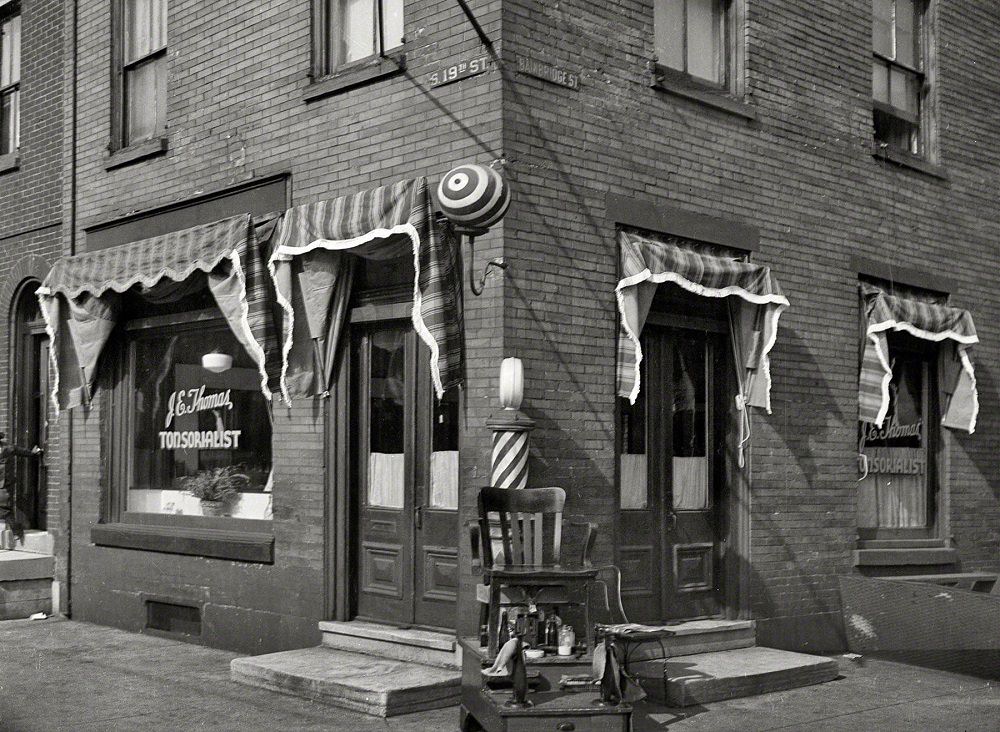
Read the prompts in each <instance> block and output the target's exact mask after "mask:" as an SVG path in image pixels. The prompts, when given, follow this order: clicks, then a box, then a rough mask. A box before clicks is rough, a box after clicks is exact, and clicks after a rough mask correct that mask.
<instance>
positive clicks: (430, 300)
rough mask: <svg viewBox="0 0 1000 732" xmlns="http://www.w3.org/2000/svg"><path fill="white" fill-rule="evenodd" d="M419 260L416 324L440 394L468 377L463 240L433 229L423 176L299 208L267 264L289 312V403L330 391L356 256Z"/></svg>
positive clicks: (284, 373)
mask: <svg viewBox="0 0 1000 732" xmlns="http://www.w3.org/2000/svg"><path fill="white" fill-rule="evenodd" d="M406 254H410V255H411V256H412V258H413V270H414V282H413V308H412V315H411V317H412V321H413V327H414V328H415V329H416V331H417V334H418V335H419V336H420V338H421V340H423V342H424V343H426V344H427V346H428V348H429V349H430V352H431V358H430V364H431V376H432V378H433V381H434V388H435V390H436V392H437V394H438V396H439V397H440V396H441V395H442V394H443V393H444V389H445V388H447V387H449V386H452V385H455V384H458V383H460V381H461V379H462V368H463V365H462V358H463V344H462V288H461V280H460V278H459V269H458V261H457V258H458V239H457V237H456V236H455V235H454V233H453V232H452V230H451V228H450V226H448V225H446V224H445V225H441V226H440V227H439V226H436V225H435V224H434V221H433V216H432V208H431V199H430V196H429V195H428V191H427V182H426V180H425V179H424V178H415V179H412V180H404V181H400V182H398V183H395V184H393V185H390V186H383V187H381V188H374V189H372V190H368V191H364V192H362V193H358V194H355V195H350V196H342V197H340V198H335V199H331V200H326V201H320V202H318V203H311V204H307V205H304V206H299V207H297V208H293V209H291V210H290V211H288V212H287V214H286V216H285V220H284V224H283V226H282V229H281V233H280V237H279V239H278V243H277V247H276V248H275V251H274V254H273V255H272V258H271V262H270V266H271V274H272V276H273V277H274V282H275V288H276V290H277V294H278V301H279V303H280V304H281V307H282V308H284V311H285V323H284V346H283V349H282V354H283V366H282V370H281V386H282V391H283V393H284V395H285V398H286V399H288V398H290V397H292V396H308V395H313V394H322V393H324V392H327V391H328V390H329V389H330V386H331V383H332V379H333V371H334V362H335V359H336V354H337V348H338V343H339V341H340V337H341V333H342V332H343V330H344V325H345V323H346V318H347V314H348V304H349V302H350V297H351V284H352V280H353V278H354V270H355V264H356V263H357V261H358V260H359V259H369V260H389V259H395V258H398V257H401V256H404V255H406Z"/></svg>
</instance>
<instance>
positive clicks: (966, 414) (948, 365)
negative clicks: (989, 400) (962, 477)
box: [858, 283, 979, 434]
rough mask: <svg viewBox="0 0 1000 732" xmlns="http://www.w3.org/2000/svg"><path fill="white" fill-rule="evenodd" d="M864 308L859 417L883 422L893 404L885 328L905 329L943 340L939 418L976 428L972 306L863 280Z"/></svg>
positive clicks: (975, 337)
mask: <svg viewBox="0 0 1000 732" xmlns="http://www.w3.org/2000/svg"><path fill="white" fill-rule="evenodd" d="M860 292H861V300H862V303H863V306H864V308H863V314H864V323H863V326H864V335H863V338H862V343H861V374H860V379H859V384H858V418H859V419H860V420H861V421H862V422H871V423H873V424H875V425H877V426H878V427H881V426H882V422H883V421H884V420H885V416H886V413H887V412H888V410H889V382H890V381H892V369H891V366H890V360H889V347H888V338H887V335H886V334H887V333H888V332H889V331H903V332H906V333H909V334H910V335H913V336H915V337H917V338H922V339H924V340H928V341H933V342H935V343H940V344H941V348H940V350H939V357H938V358H939V366H940V370H939V375H938V378H939V379H940V383H941V387H942V389H943V391H944V396H945V399H944V402H943V403H944V405H945V406H944V416H943V417H942V419H941V424H942V425H944V426H945V427H948V428H951V429H958V430H965V431H967V432H968V433H969V434H972V433H973V432H975V431H976V417H977V416H978V414H979V394H978V392H977V389H976V373H975V369H974V367H973V363H972V358H971V355H970V352H971V350H972V346H973V345H974V344H976V343H978V342H979V336H978V335H976V326H975V324H974V323H973V321H972V314H971V313H969V311H968V310H961V309H959V308H953V307H948V306H947V305H937V304H934V303H928V302H922V301H919V300H916V299H913V298H908V297H901V296H899V295H891V294H889V293H888V292H885V291H884V290H882V289H880V288H878V287H875V286H873V285H869V284H867V283H862V284H861V285H860Z"/></svg>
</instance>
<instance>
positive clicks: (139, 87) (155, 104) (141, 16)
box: [117, 0, 167, 146]
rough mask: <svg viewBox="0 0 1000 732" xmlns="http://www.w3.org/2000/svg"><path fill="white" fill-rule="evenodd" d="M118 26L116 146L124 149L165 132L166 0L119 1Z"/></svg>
mask: <svg viewBox="0 0 1000 732" xmlns="http://www.w3.org/2000/svg"><path fill="white" fill-rule="evenodd" d="M119 23H120V26H119V27H120V28H121V37H120V39H119V46H120V55H119V58H120V64H119V69H118V74H117V77H118V80H119V84H120V107H121V109H120V114H119V118H120V119H119V123H120V126H121V127H120V129H121V135H120V140H119V141H118V146H128V145H132V144H135V143H137V142H143V141H145V140H151V139H153V138H154V137H158V136H160V135H162V134H163V132H164V130H166V126H167V0H121V6H120V20H119Z"/></svg>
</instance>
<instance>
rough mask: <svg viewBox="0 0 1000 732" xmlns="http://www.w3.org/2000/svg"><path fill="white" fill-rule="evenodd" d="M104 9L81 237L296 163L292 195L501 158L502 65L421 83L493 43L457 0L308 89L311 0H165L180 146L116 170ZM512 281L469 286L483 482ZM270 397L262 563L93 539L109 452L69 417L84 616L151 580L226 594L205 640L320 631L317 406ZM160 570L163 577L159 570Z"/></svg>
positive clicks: (88, 101)
mask: <svg viewBox="0 0 1000 732" xmlns="http://www.w3.org/2000/svg"><path fill="white" fill-rule="evenodd" d="M108 8H109V4H108V3H106V2H99V1H98V0H86V1H85V2H84V3H83V4H82V5H81V8H80V13H79V18H80V29H79V52H78V63H79V76H78V98H79V103H80V108H79V135H78V142H77V146H76V155H77V159H78V163H79V174H78V179H77V184H78V188H77V194H78V198H77V202H78V221H79V222H80V226H79V229H78V231H77V234H78V235H79V236H80V237H81V241H82V240H83V233H84V232H83V229H84V228H86V227H88V226H90V225H92V224H94V223H96V222H104V221H109V220H113V219H115V218H117V217H119V216H122V215H125V214H128V213H129V212H133V211H142V210H147V209H150V208H154V207H157V206H161V205H164V204H168V203H171V202H174V201H180V200H185V199H187V198H190V197H192V196H195V195H197V194H199V193H201V192H205V191H212V190H220V189H224V188H226V187H227V186H231V185H234V184H238V183H241V182H244V181H247V180H250V179H252V178H257V177H262V176H265V175H269V174H273V173H277V172H290V173H291V181H292V183H291V184H292V205H298V204H302V203H307V202H310V201H315V200H318V199H321V198H332V197H336V196H339V195H343V194H347V193H352V192H356V191H359V190H362V189H365V188H369V187H374V186H378V185H384V184H387V183H391V182H394V181H396V180H399V179H401V178H409V177H414V176H417V175H426V176H427V177H428V178H429V179H430V180H431V181H432V183H433V184H434V185H436V182H437V179H438V177H440V176H441V175H443V174H444V173H445V172H446V171H447V170H449V169H450V168H451V167H453V166H455V165H457V164H458V163H460V162H464V161H476V162H481V163H483V162H485V163H489V162H490V161H491V160H493V159H495V158H499V157H501V156H502V149H501V145H500V121H501V113H500V107H499V104H498V103H497V101H498V99H499V96H500V75H499V74H498V73H496V72H494V73H490V74H487V75H484V76H480V77H477V78H474V79H468V80H465V81H461V82H458V83H455V84H452V85H450V86H445V87H441V88H440V89H434V90H431V89H429V85H428V83H427V81H426V76H427V74H429V73H430V72H431V71H433V70H434V69H435V68H437V66H438V65H439V64H442V63H445V62H446V61H449V60H450V59H453V58H454V59H456V60H457V59H458V58H465V57H470V56H471V55H472V54H477V53H480V52H481V48H480V47H479V45H478V41H477V40H476V36H475V32H474V30H473V29H472V27H471V26H470V25H469V24H468V22H467V21H466V20H465V18H464V16H463V15H462V14H461V11H460V9H459V8H458V6H456V5H455V4H454V3H453V2H448V1H446V0H436V1H433V2H432V1H430V0H422V1H420V2H409V3H407V5H406V19H405V23H406V36H407V39H408V43H407V48H406V65H407V70H406V72H405V73H402V74H398V75H394V76H391V77H389V78H384V79H381V80H379V81H377V82H374V83H371V84H368V85H364V86H360V87H358V88H355V89H351V90H348V91H344V92H341V93H338V94H336V95H333V96H329V97H326V98H323V99H319V100H316V101H312V102H308V103H307V102H305V101H304V99H303V93H304V91H305V89H306V87H307V85H308V83H309V78H308V74H309V70H310V37H309V36H310V6H309V3H308V2H306V1H304V0H285V1H283V2H276V3H269V4H266V6H262V5H261V4H260V3H251V2H249V0H239V1H238V2H234V3H225V4H216V5H212V6H207V5H206V4H205V3H201V2H195V1H194V0H178V1H177V2H171V5H170V17H169V21H168V38H169V41H168V44H169V52H168V57H169V61H168V90H169V92H168V93H169V104H168V111H167V125H168V129H167V134H168V137H169V151H168V152H167V153H166V154H165V155H164V156H161V157H157V158H153V159H150V160H147V161H143V162H140V163H136V164H133V165H129V166H126V167H123V168H120V169H116V170H111V171H106V170H105V167H104V163H105V157H106V155H107V146H108V142H109V139H110V137H109V136H110V107H109V82H108V64H109V62H110V61H109V50H108V48H109V46H108V43H109V33H110V25H109V24H110V16H109V10H108ZM499 8H500V3H499V2H498V1H493V2H481V3H478V7H477V8H476V13H477V17H478V19H479V22H480V23H481V24H482V25H483V27H484V28H486V30H487V32H488V33H490V34H491V36H492V37H494V38H498V37H499V16H500V12H499ZM206 29H211V32H206ZM251 49H252V50H251ZM499 231H500V230H499V228H498V229H497V231H496V232H495V233H491V234H490V235H489V236H487V237H483V238H481V239H480V240H479V241H478V242H477V250H478V251H477V257H476V259H477V263H479V266H481V263H483V262H485V261H486V260H487V259H488V258H490V257H493V256H499V255H500V254H501V251H500V241H501V239H500V235H499ZM494 282H495V281H494ZM501 295H502V289H501V288H500V287H499V286H498V285H497V284H491V285H489V286H488V288H487V291H486V293H485V294H484V295H483V297H482V298H473V297H472V296H471V294H469V293H466V298H467V299H466V322H467V323H468V324H469V332H470V334H473V336H472V337H471V338H470V339H469V342H468V348H469V362H470V367H469V374H468V382H467V383H468V388H467V390H466V392H465V404H466V414H467V424H468V429H467V431H466V434H465V436H464V442H463V455H462V464H461V470H462V475H463V477H464V481H463V482H464V483H466V484H468V485H472V486H474V485H479V484H481V483H484V482H486V480H487V476H488V475H489V449H490V442H489V434H488V433H485V432H484V431H483V430H482V423H483V422H484V421H485V419H486V417H487V416H488V414H489V413H490V411H491V410H492V409H493V408H495V407H494V401H493V393H494V391H495V386H494V384H493V382H494V380H495V378H496V374H495V368H496V367H498V366H499V362H500V355H501V353H502V351H501V345H502V341H501V340H500V339H499V338H498V337H497V334H498V333H499V331H500V323H501V317H500V313H501V307H500V305H501ZM475 364H490V366H489V367H488V368H487V367H485V366H484V367H482V368H480V367H479V366H476V365H475ZM330 407H331V409H338V408H343V407H342V406H338V405H336V404H331V405H330ZM274 413H275V422H274V466H275V489H274V490H275V499H274V500H275V505H274V522H273V523H274V532H275V563H274V565H273V566H258V567H246V566H242V565H237V564H235V563H223V562H220V561H219V560H204V559H202V560H199V559H197V558H190V557H178V556H171V555H166V554H160V555H155V556H150V555H148V554H143V553H139V552H128V551H121V550H115V549H106V548H100V547H93V546H91V545H89V538H88V534H89V531H88V529H89V527H90V526H91V525H92V524H93V523H94V522H95V521H96V520H97V518H98V508H99V506H100V496H101V493H100V490H99V486H98V482H97V481H98V477H99V476H98V474H97V473H96V472H95V468H96V466H99V465H100V464H101V460H102V459H103V457H102V456H103V454H104V453H103V452H102V450H101V448H100V434H99V433H100V430H99V428H98V422H97V421H96V419H97V418H96V415H95V414H93V413H92V414H91V415H89V416H87V417H85V418H83V420H82V421H79V420H78V421H77V422H74V428H75V432H74V449H75V461H74V465H75V466H76V472H75V473H74V502H73V506H74V514H73V516H74V529H75V531H74V535H73V537H74V539H73V540H74V559H73V561H74V575H73V582H74V593H75V599H74V606H75V609H76V616H77V617H82V618H88V619H94V620H99V619H101V618H105V619H104V620H101V622H112V623H116V624H119V625H123V626H125V627H133V628H135V627H141V623H142V622H143V619H142V617H141V608H140V605H141V602H140V596H141V593H143V592H153V591H156V592H160V593H162V594H163V595H166V596H173V597H179V598H181V599H185V598H186V599H188V600H192V601H201V602H207V603H208V606H210V607H212V608H216V609H215V610H213V611H212V612H213V613H216V615H215V617H216V618H217V621H215V622H217V623H218V624H219V625H218V627H216V626H211V627H207V629H206V634H207V635H206V640H207V642H209V643H214V644H218V645H228V646H230V647H240V648H244V649H245V650H248V651H253V652H263V651H265V650H276V649H278V648H287V647H292V646H295V645H306V644H308V643H311V642H315V641H316V640H318V636H317V631H316V625H315V621H317V620H320V619H322V618H324V617H326V616H325V615H324V612H325V610H324V595H323V593H324V583H325V581H326V580H327V578H325V577H324V573H323V572H324V544H325V542H326V541H327V540H328V538H327V537H326V536H325V532H326V529H325V524H324V517H325V515H326V513H325V512H326V511H327V510H329V509H328V508H327V505H328V497H327V496H326V492H325V491H326V486H325V481H324V474H325V471H326V469H327V468H328V467H329V466H327V465H325V463H324V440H323V421H322V418H321V416H320V415H321V414H322V407H321V404H320V402H316V404H312V403H311V402H309V401H301V402H296V403H295V406H294V407H293V408H292V409H291V410H288V409H287V408H285V407H284V406H277V405H276V406H275V410H274ZM465 544H467V542H463V551H467V548H466V547H465ZM154 567H155V570H154ZM151 574H156V575H157V579H155V580H153V581H151V580H150V579H149V577H150V575H151ZM106 598H111V599H106ZM109 603H111V604H112V605H113V608H114V609H110V610H109V609H108V607H107V606H108V604H109ZM221 608H225V610H222V609H221ZM207 614H208V610H206V615H207ZM239 617H242V618H245V620H246V622H247V623H248V624H249V627H250V628H251V629H253V628H258V627H259V628H267V629H268V633H265V634H263V635H262V636H261V637H259V638H258V637H256V636H252V633H251V632H247V633H243V634H241V635H242V637H241V638H237V639H235V640H234V639H232V638H231V636H232V634H233V633H232V632H230V631H227V630H226V629H225V628H224V627H222V626H227V627H230V628H232V627H234V626H233V623H234V622H235V620H234V619H235V618H239ZM310 623H311V625H310Z"/></svg>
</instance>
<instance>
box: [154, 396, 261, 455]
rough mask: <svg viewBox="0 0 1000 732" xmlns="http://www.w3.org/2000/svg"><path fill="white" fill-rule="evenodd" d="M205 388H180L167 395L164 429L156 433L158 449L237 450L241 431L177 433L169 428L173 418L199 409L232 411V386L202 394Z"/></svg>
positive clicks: (201, 410) (219, 430) (221, 430)
mask: <svg viewBox="0 0 1000 732" xmlns="http://www.w3.org/2000/svg"><path fill="white" fill-rule="evenodd" d="M207 388H208V387H207V386H206V385H205V384H202V385H201V386H200V387H198V388H193V389H181V390H179V391H175V392H174V393H173V394H171V395H170V399H169V400H167V421H166V424H165V425H164V426H165V428H166V429H164V430H163V431H161V432H160V448H161V449H167V450H176V449H182V450H183V449H189V448H195V449H206V448H212V449H224V450H238V449H239V446H240V435H241V434H242V432H243V431H242V430H227V429H217V430H205V431H200V430H191V431H187V432H178V431H175V430H173V431H172V430H171V429H170V427H171V424H172V423H173V421H174V417H182V416H184V415H186V414H193V413H195V412H203V411H213V412H215V411H221V410H232V408H233V401H232V398H231V394H232V389H226V390H225V391H220V392H216V393H215V394H206V393H205V389H207ZM220 424H221V421H220Z"/></svg>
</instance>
